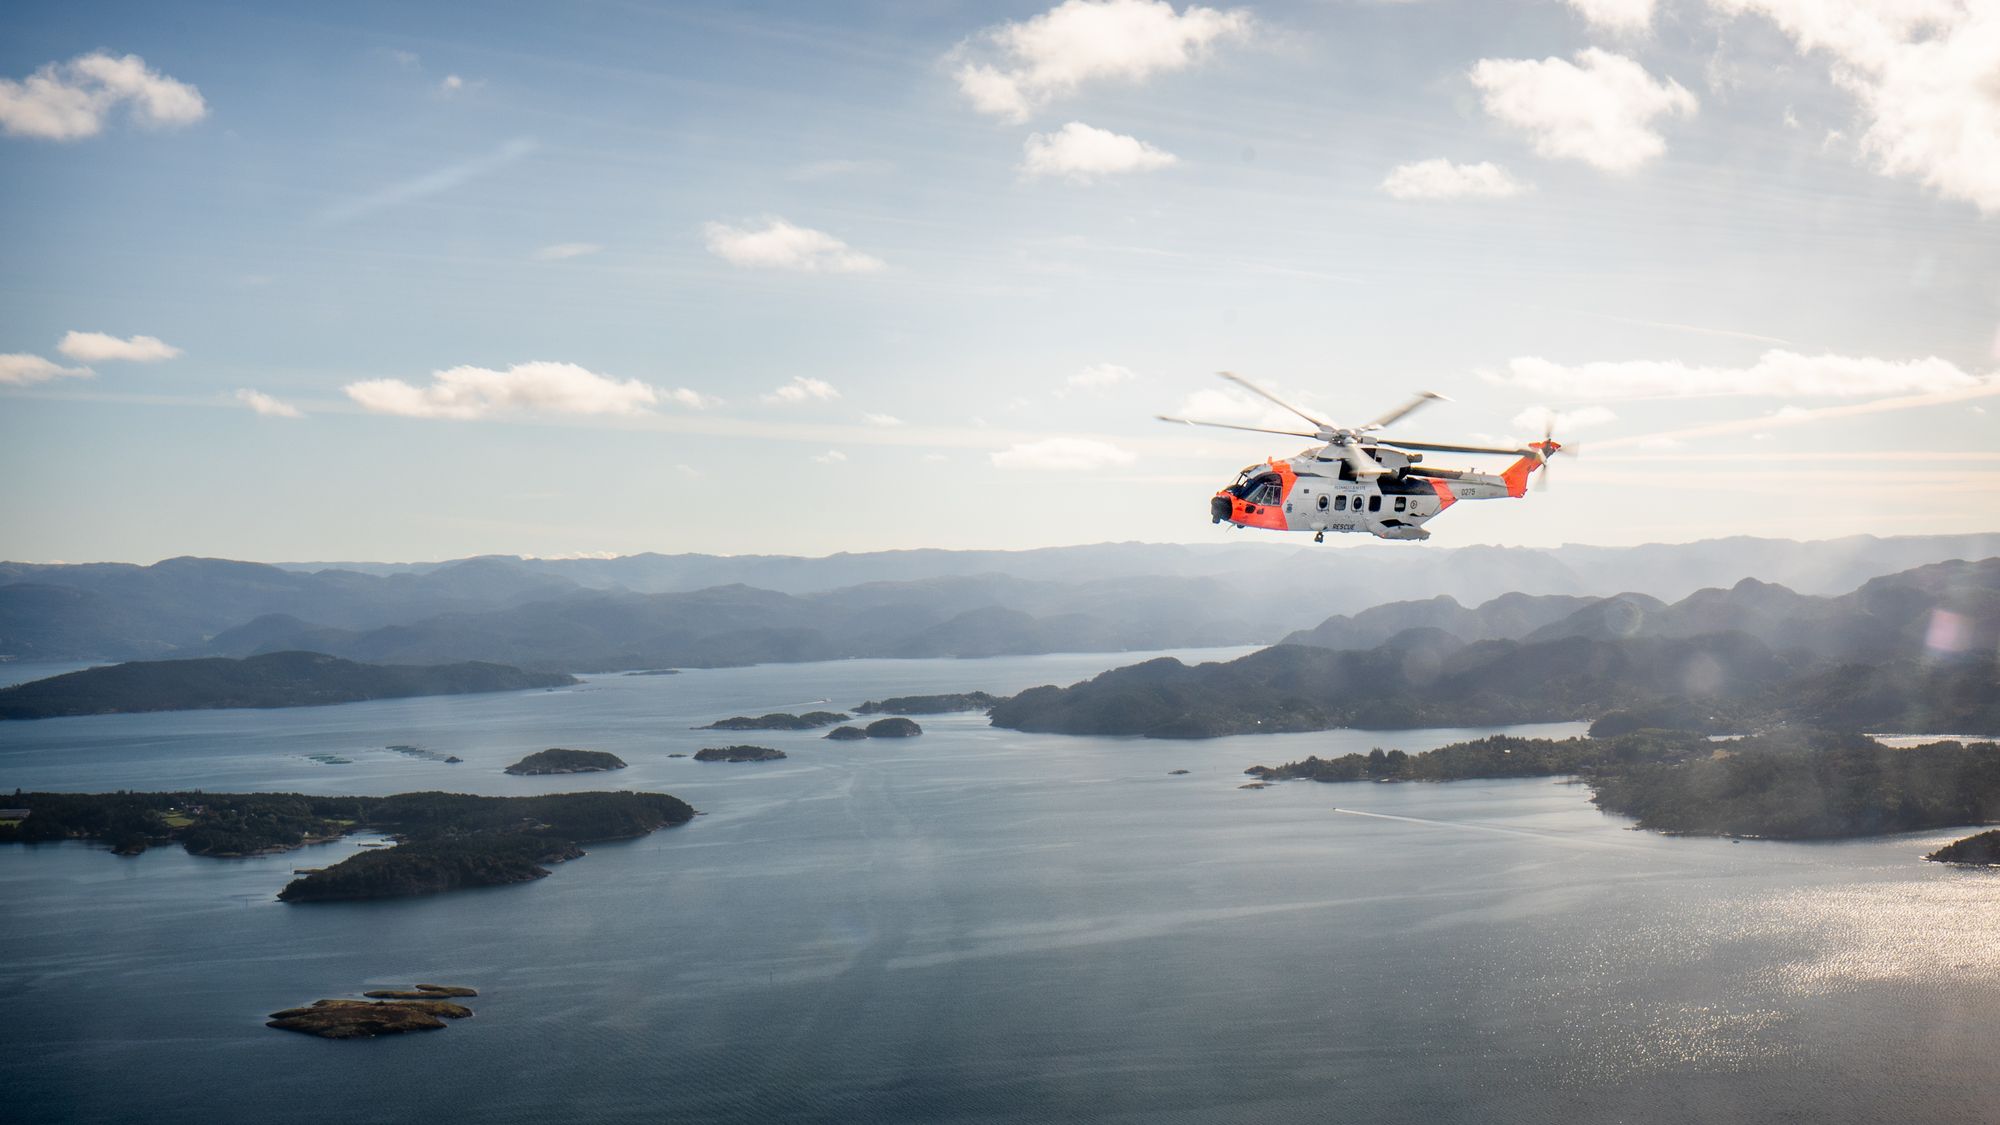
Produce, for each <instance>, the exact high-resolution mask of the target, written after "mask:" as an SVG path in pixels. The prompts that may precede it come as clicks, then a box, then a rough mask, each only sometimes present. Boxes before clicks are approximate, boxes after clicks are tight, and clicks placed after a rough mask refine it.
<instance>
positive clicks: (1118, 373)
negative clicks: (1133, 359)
mask: <svg viewBox="0 0 2000 1125" xmlns="http://www.w3.org/2000/svg"><path fill="white" fill-rule="evenodd" d="M1138 377H1139V376H1138V375H1136V374H1134V373H1133V371H1132V369H1131V368H1129V367H1121V366H1119V365H1118V364H1115V363H1093V364H1091V365H1090V366H1089V367H1086V368H1084V369H1083V370H1081V371H1079V372H1077V373H1076V374H1074V375H1071V376H1070V377H1069V380H1068V381H1067V382H1065V383H1064V384H1063V389H1062V390H1061V391H1060V392H1058V393H1059V394H1064V395H1067V394H1069V393H1070V392H1072V391H1101V390H1103V389H1104V388H1106V387H1115V386H1117V385H1118V384H1120V383H1129V382H1131V381H1133V380H1134V379H1137V378H1138Z"/></svg>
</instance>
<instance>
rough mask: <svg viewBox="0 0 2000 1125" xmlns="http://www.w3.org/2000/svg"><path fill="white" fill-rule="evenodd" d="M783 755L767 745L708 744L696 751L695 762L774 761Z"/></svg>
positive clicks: (781, 751)
mask: <svg viewBox="0 0 2000 1125" xmlns="http://www.w3.org/2000/svg"><path fill="white" fill-rule="evenodd" d="M783 757H785V752H784V751H783V750H773V749H771V748H770V747H768V746H710V747H707V748H706V749H703V750H700V751H697V752H696V753H695V756H694V760H695V761H697V762H775V761H777V760H778V759H780V758H783Z"/></svg>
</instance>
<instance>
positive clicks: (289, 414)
mask: <svg viewBox="0 0 2000 1125" xmlns="http://www.w3.org/2000/svg"><path fill="white" fill-rule="evenodd" d="M236 401H238V402H240V403H242V404H243V405H245V406H247V407H249V408H250V409H252V410H254V411H256V412H257V413H259V414H262V415H264V416H265V417H266V418H303V417H305V416H306V415H305V411H303V410H300V409H299V408H298V407H296V406H293V405H292V404H291V403H289V402H285V401H283V400H282V399H277V398H273V397H271V396H270V395H267V394H265V393H264V392H263V391H253V390H251V389H250V388H249V387H244V388H242V389H241V390H239V391H237V392H236Z"/></svg>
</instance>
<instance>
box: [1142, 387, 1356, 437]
mask: <svg viewBox="0 0 2000 1125" xmlns="http://www.w3.org/2000/svg"><path fill="white" fill-rule="evenodd" d="M1264 385H1265V386H1266V388H1267V389H1269V390H1270V391H1271V393H1272V394H1275V395H1277V396H1278V397H1279V398H1281V399H1284V400H1285V401H1286V402H1294V403H1297V404H1298V405H1299V407H1300V408H1301V409H1303V410H1305V411H1307V412H1308V413H1311V414H1314V415H1316V416H1318V417H1320V418H1327V415H1326V413H1325V412H1324V411H1322V410H1320V409H1319V408H1318V406H1316V405H1315V404H1314V402H1313V396H1312V395H1310V394H1307V393H1305V392H1303V391H1296V390H1293V389H1291V388H1288V387H1282V386H1275V385H1272V384H1268V383H1267V384H1264ZM1173 413H1174V415H1175V416H1176V417H1180V418H1192V419H1195V420H1196V421H1201V422H1227V423H1230V424H1232V425H1237V426H1261V427H1263V428H1265V429H1268V430H1296V431H1305V430H1310V429H1311V428H1312V424H1311V423H1309V422H1307V421H1306V420H1305V419H1303V418H1301V417H1299V416H1298V415H1296V414H1293V413H1292V412H1291V411H1289V410H1286V409H1284V408H1283V407H1279V406H1275V405H1273V404H1271V403H1269V402H1266V401H1265V400H1264V399H1261V398H1258V397H1257V396H1255V395H1252V394H1250V393H1248V392H1246V391H1240V390H1237V389H1236V388H1234V387H1227V388H1224V387H1210V388H1203V389H1201V390H1198V391H1195V392H1193V393H1191V394H1189V395H1188V396H1187V397H1186V398H1184V399H1182V400H1181V405H1180V408H1179V409H1177V410H1175V411H1173ZM1327 420H1328V421H1332V422H1336V423H1337V422H1338V421H1339V419H1337V418H1328V419H1327ZM1210 436H1213V435H1210Z"/></svg>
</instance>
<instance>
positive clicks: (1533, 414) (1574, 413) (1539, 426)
mask: <svg viewBox="0 0 2000 1125" xmlns="http://www.w3.org/2000/svg"><path fill="white" fill-rule="evenodd" d="M1617 420H1618V415H1616V414H1613V413H1612V412H1611V411H1609V410H1607V409H1605V408H1604V407H1602V406H1580V407H1577V408H1576V409H1575V410H1551V409H1549V408H1548V407H1546V406H1530V407H1529V408H1527V409H1526V410H1523V411H1521V412H1520V413H1519V414H1516V415H1514V422H1513V426H1514V429H1515V431H1516V432H1518V433H1524V434H1532V435H1534V436H1535V437H1538V438H1539V437H1541V436H1542V435H1543V434H1545V433H1550V432H1554V433H1556V434H1573V433H1575V432H1577V431H1578V430H1587V429H1589V428H1591V427H1592V426H1602V425H1604V424H1605V423H1606V422H1616V421H1617Z"/></svg>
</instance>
